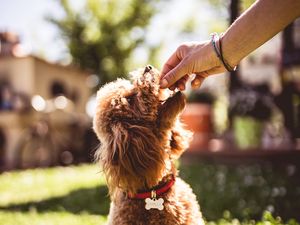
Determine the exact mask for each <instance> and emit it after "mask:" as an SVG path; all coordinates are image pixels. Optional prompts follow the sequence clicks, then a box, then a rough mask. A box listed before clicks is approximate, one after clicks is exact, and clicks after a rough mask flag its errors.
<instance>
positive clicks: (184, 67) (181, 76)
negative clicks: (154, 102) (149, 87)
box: [160, 41, 225, 90]
mask: <svg viewBox="0 0 300 225" xmlns="http://www.w3.org/2000/svg"><path fill="white" fill-rule="evenodd" d="M224 71H225V68H224V66H223V64H222V63H221V61H220V60H219V59H218V57H217V55H216V53H215V52H214V49H213V46H212V44H211V42H210V41H206V42H203V43H199V42H187V43H183V44H181V45H180V46H179V47H178V48H177V50H176V51H175V52H174V53H173V54H172V55H171V57H170V58H169V59H168V60H167V62H166V63H165V64H164V66H163V69H162V72H161V76H160V79H161V82H160V86H161V88H167V87H168V88H169V89H171V90H174V89H175V88H178V89H179V90H185V87H186V82H187V81H188V79H189V77H190V75H192V74H195V77H194V79H193V80H192V81H191V84H192V88H199V87H200V86H201V83H202V82H203V80H204V78H206V77H207V76H209V75H211V74H217V73H222V72H224Z"/></svg>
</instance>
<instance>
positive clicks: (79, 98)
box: [0, 32, 90, 169]
mask: <svg viewBox="0 0 300 225" xmlns="http://www.w3.org/2000/svg"><path fill="white" fill-rule="evenodd" d="M0 43H1V45H0V46H1V48H0V159H1V160H0V163H1V164H2V165H0V167H4V168H8V169H11V168H28V167H35V166H51V165H55V164H60V163H65V164H68V163H72V162H74V160H75V159H74V158H75V156H76V155H78V154H79V153H78V151H83V149H82V146H83V145H84V143H83V142H84V140H86V138H87V137H85V135H87V134H86V132H87V130H88V129H89V126H90V123H89V122H90V120H89V118H88V117H87V116H86V114H85V107H86V103H87V101H88V98H89V96H90V89H89V88H88V87H87V85H86V79H87V77H88V73H87V72H84V71H80V70H77V69H75V68H73V67H70V66H68V67H66V66H62V65H59V64H52V63H49V62H46V61H44V60H42V59H39V58H37V57H35V56H31V55H28V56H24V55H23V56H22V57H20V55H22V50H21V47H20V42H19V38H18V36H17V35H15V34H13V33H8V32H5V33H0ZM76 151H77V153H76ZM80 154H81V155H82V157H85V156H84V154H85V153H84V152H83V153H80ZM80 154H79V155H80Z"/></svg>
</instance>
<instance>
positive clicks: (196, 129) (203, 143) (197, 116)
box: [182, 90, 214, 151]
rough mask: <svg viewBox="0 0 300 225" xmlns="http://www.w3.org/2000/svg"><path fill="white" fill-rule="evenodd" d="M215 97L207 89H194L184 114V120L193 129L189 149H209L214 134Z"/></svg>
mask: <svg viewBox="0 0 300 225" xmlns="http://www.w3.org/2000/svg"><path fill="white" fill-rule="evenodd" d="M213 102H214V97H213V96H212V94H210V93H209V92H207V91H199V90H198V91H192V92H191V93H190V94H189V96H188V98H187V105H186V108H185V110H184V112H183V114H182V121H183V122H184V123H185V124H186V125H187V128H188V129H189V130H191V131H193V133H194V134H193V140H192V142H191V144H190V148H189V151H199V150H205V149H206V150H207V149H208V143H209V140H210V139H211V136H212V130H213V126H212V104H213Z"/></svg>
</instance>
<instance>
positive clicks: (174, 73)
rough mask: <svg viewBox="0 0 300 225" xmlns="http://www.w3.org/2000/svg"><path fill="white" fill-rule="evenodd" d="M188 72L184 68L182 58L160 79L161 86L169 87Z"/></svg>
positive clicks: (184, 63) (184, 64)
mask: <svg viewBox="0 0 300 225" xmlns="http://www.w3.org/2000/svg"><path fill="white" fill-rule="evenodd" d="M186 74H189V73H188V71H187V69H186V62H185V61H184V60H182V61H181V62H180V63H179V64H178V65H177V66H176V67H174V68H173V69H172V70H170V71H169V72H168V73H167V74H166V75H165V76H164V77H163V78H162V80H161V81H160V87H161V88H167V87H170V86H171V85H172V84H175V83H176V81H178V80H179V79H180V78H182V77H183V76H184V75H186Z"/></svg>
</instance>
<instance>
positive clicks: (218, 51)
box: [211, 33, 236, 72]
mask: <svg viewBox="0 0 300 225" xmlns="http://www.w3.org/2000/svg"><path fill="white" fill-rule="evenodd" d="M222 38H223V34H221V35H220V36H219V34H217V33H212V34H211V45H212V46H213V49H214V52H215V55H216V56H217V57H218V59H219V61H220V62H221V64H222V66H223V67H224V68H225V69H226V70H227V71H228V72H233V71H235V70H236V65H234V66H231V65H230V64H229V63H228V61H227V59H226V58H225V57H224V55H223V45H222Z"/></svg>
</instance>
